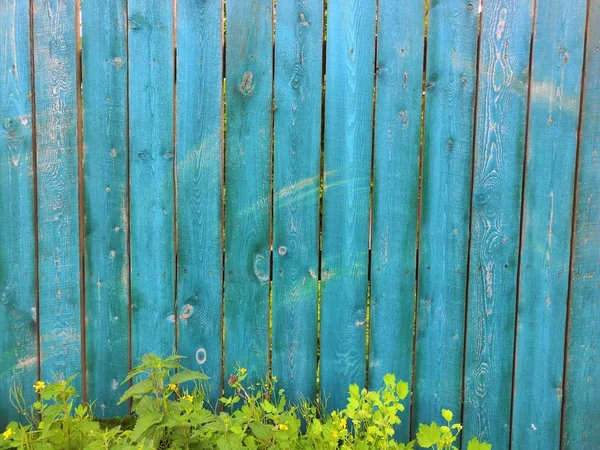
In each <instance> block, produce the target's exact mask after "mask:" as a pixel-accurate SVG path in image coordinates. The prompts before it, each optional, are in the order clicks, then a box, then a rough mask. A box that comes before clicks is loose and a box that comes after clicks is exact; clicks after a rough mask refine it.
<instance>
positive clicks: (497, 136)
mask: <svg viewBox="0 0 600 450" xmlns="http://www.w3.org/2000/svg"><path fill="white" fill-rule="evenodd" d="M532 16H533V2H532V1H521V0H492V1H490V2H486V5H485V10H484V12H483V20H482V28H481V44H480V48H479V83H478V95H477V130H476V137H475V154H474V158H475V161H474V166H473V167H474V170H473V177H474V180H473V196H472V215H473V216H472V220H471V248H470V252H471V257H470V267H469V286H468V295H469V297H468V315H467V318H468V319H467V330H466V333H467V339H466V349H465V358H466V362H465V385H464V390H465V392H464V401H465V405H464V408H465V411H464V416H463V417H464V418H463V426H464V427H465V428H464V431H463V446H464V447H466V445H467V442H468V440H469V439H470V438H471V437H473V436H478V437H479V439H480V440H482V441H486V442H492V443H493V445H494V448H501V449H504V448H508V445H509V433H507V432H506V431H507V429H508V428H509V426H510V410H511V403H512V389H511V387H512V371H513V351H514V334H515V330H514V328H515V314H516V303H517V268H518V262H519V237H520V225H521V192H522V191H521V186H522V181H523V180H522V179H523V162H524V153H525V128H526V119H527V88H528V80H529V76H528V74H529V49H530V44H531V29H532V24H533V20H532Z"/></svg>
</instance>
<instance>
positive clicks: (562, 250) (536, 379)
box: [512, 0, 586, 449]
mask: <svg viewBox="0 0 600 450" xmlns="http://www.w3.org/2000/svg"><path fill="white" fill-rule="evenodd" d="M585 13H586V8H585V2H584V1H582V0H580V1H573V2H569V3H564V2H560V1H549V2H538V4H537V11H536V18H535V30H534V41H533V49H532V52H533V55H532V57H533V61H532V69H531V91H530V93H529V95H530V110H529V124H528V127H529V134H528V142H527V153H526V172H525V186H524V189H525V192H524V202H525V203H524V206H523V230H522V243H521V261H520V265H521V269H520V279H519V301H518V311H517V315H518V317H517V342H516V354H515V377H514V380H515V386H514V399H513V420H512V447H513V448H532V449H533V448H539V449H546V448H558V447H559V444H560V423H561V406H562V398H563V363H564V361H563V360H564V349H565V327H566V313H567V295H568V285H569V263H570V243H571V228H572V227H571V222H572V218H571V214H572V208H573V189H574V175H575V159H576V153H577V129H578V125H579V103H580V95H581V70H582V62H583V46H582V43H583V41H584V26H585V15H586V14H585Z"/></svg>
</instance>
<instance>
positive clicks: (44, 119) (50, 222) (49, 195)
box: [33, 0, 83, 391]
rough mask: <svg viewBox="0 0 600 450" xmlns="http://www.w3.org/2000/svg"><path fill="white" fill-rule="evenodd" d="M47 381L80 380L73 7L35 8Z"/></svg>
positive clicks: (47, 3) (59, 3)
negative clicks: (70, 377)
mask: <svg viewBox="0 0 600 450" xmlns="http://www.w3.org/2000/svg"><path fill="white" fill-rule="evenodd" d="M33 13H34V14H33V15H34V17H33V23H34V29H33V33H34V39H33V40H34V50H35V55H34V59H35V92H36V138H37V172H38V173H37V180H38V184H37V186H38V243H39V247H38V249H39V250H38V252H39V253H38V255H39V269H38V270H39V275H38V276H39V298H40V299H39V312H38V314H39V322H40V346H41V349H40V350H41V362H40V363H41V371H42V378H43V379H46V380H52V379H53V377H54V376H57V377H59V378H62V377H65V376H70V375H75V374H77V375H79V376H78V377H77V378H76V379H75V382H74V385H75V386H76V388H77V389H78V390H79V391H81V377H82V376H83V374H82V373H81V324H80V319H81V305H80V296H81V292H80V285H81V280H80V256H79V206H78V199H79V192H78V191H79V188H78V154H77V153H78V150H77V135H78V132H77V98H76V97H77V83H76V78H77V77H76V57H77V54H76V53H77V50H76V39H77V33H76V29H75V23H76V18H75V3H74V2H72V1H66V0H34V1H33Z"/></svg>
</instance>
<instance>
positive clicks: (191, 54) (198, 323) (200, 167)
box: [176, 0, 223, 401]
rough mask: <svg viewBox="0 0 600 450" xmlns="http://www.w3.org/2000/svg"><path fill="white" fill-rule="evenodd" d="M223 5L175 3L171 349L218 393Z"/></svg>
mask: <svg viewBox="0 0 600 450" xmlns="http://www.w3.org/2000/svg"><path fill="white" fill-rule="evenodd" d="M221 13H222V5H221V1H220V0H209V1H205V2H197V1H195V0H179V2H178V3H177V74H178V77H177V139H176V142H177V249H178V253H177V305H178V314H179V318H178V320H179V324H178V325H179V326H178V332H179V336H178V341H177V348H178V352H179V354H180V355H183V356H185V357H187V358H188V359H187V360H186V365H187V367H189V368H190V369H195V370H196V369H197V370H202V371H204V372H205V373H206V374H207V375H208V376H209V377H210V381H209V387H210V392H209V397H210V399H211V400H212V401H216V400H217V399H218V398H219V397H220V394H221V380H222V378H223V375H222V373H221V372H222V370H221V341H222V333H221V332H222V328H221V325H222V291H223V249H222V230H221V219H222V205H221V201H222V178H223V177H222V171H223V159H222V144H223V139H222V138H223V126H222V118H223V117H222V93H223V72H222V71H223V67H222V66H223V64H222V61H223V54H222V53H223V50H222V45H223V42H222V23H221Z"/></svg>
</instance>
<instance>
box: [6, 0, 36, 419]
mask: <svg viewBox="0 0 600 450" xmlns="http://www.w3.org/2000/svg"><path fill="white" fill-rule="evenodd" d="M0 10H1V11H2V14H0V93H1V95H0V98H1V100H0V123H2V126H3V128H2V133H1V134H0V217H1V219H0V429H2V430H4V426H6V424H7V423H8V422H9V421H10V420H14V419H16V418H17V413H16V411H15V410H14V408H13V407H12V405H11V404H10V402H9V401H8V398H9V391H10V389H11V388H12V387H13V386H15V385H16V386H21V387H23V388H24V389H23V392H24V394H25V396H26V399H27V400H28V401H33V400H34V399H35V394H34V392H33V390H32V389H31V385H32V384H33V383H34V382H35V379H36V378H37V369H38V355H37V318H36V317H37V315H36V310H35V308H36V304H35V301H36V294H35V290H36V274H35V231H34V188H35V186H34V183H33V168H34V161H33V158H34V154H33V148H32V114H31V108H32V105H31V64H30V56H29V55H30V42H29V33H30V27H29V21H30V17H29V2H27V1H24V0H2V1H0Z"/></svg>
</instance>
